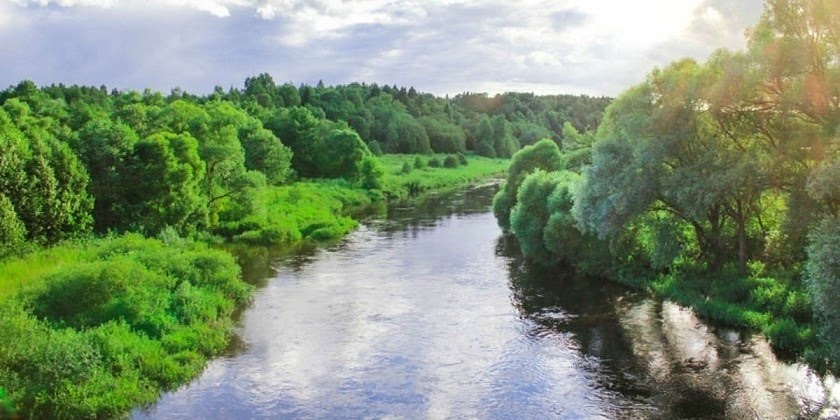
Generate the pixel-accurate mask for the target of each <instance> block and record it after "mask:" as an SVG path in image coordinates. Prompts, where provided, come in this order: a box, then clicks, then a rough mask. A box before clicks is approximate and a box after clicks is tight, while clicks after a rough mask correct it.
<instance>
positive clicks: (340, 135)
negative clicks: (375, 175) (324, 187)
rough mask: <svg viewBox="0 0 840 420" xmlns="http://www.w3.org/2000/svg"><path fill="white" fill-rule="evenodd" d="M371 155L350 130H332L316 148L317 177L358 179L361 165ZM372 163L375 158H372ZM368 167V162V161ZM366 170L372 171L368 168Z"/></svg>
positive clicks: (357, 136)
mask: <svg viewBox="0 0 840 420" xmlns="http://www.w3.org/2000/svg"><path fill="white" fill-rule="evenodd" d="M370 156H371V153H370V150H368V147H367V145H365V143H364V142H363V141H362V139H361V138H360V137H359V135H358V134H356V133H355V132H354V131H352V130H346V129H345V130H333V131H331V132H330V134H329V135H327V137H326V138H324V140H323V142H322V143H321V144H319V145H318V146H317V155H316V158H315V161H316V162H317V168H318V169H317V171H316V173H317V175H318V176H319V177H322V178H345V179H358V178H359V177H360V176H361V175H362V169H363V168H362V165H363V162H365V158H367V157H370ZM373 159H374V160H373V162H375V161H376V158H373ZM368 162H369V165H370V162H371V161H370V160H368ZM368 169H369V170H370V169H373V167H372V166H369V167H368Z"/></svg>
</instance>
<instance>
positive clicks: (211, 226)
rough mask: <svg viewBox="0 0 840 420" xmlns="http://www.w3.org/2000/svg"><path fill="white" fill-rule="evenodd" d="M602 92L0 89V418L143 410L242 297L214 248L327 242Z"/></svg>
mask: <svg viewBox="0 0 840 420" xmlns="http://www.w3.org/2000/svg"><path fill="white" fill-rule="evenodd" d="M608 102H609V99H606V98H589V97H577V96H547V97H539V96H534V95H530V94H513V93H511V94H505V95H498V96H495V97H489V96H487V95H483V94H467V93H465V94H463V95H458V96H456V97H455V98H451V99H449V98H439V97H435V96H433V95H429V94H421V93H418V92H416V91H415V90H414V89H413V88H410V89H405V88H396V87H393V86H390V87H389V86H382V87H380V86H378V85H363V84H351V85H347V86H337V87H325V86H323V84H320V83H319V84H318V85H317V86H314V87H313V86H306V85H303V86H299V87H295V86H293V85H291V84H282V85H277V84H275V82H274V81H273V80H272V78H271V76H269V75H268V74H262V75H259V76H256V77H253V78H249V79H247V80H246V81H245V84H244V88H243V89H233V88H232V89H229V90H228V91H227V92H225V91H224V90H223V89H221V88H217V89H215V90H214V92H213V93H211V94H210V95H206V96H196V95H192V94H188V93H185V92H182V91H181V90H179V89H174V90H172V92H170V94H168V95H164V94H161V93H158V92H152V91H150V90H146V91H144V92H142V93H140V92H135V91H117V90H111V91H109V90H108V89H107V88H105V87H104V86H103V87H87V86H62V85H53V86H46V87H38V86H36V85H35V84H34V83H32V82H29V81H24V82H21V83H19V84H18V85H16V86H12V87H10V88H8V89H6V90H4V91H2V92H0V417H3V416H4V414H9V413H12V412H17V413H19V414H23V415H25V416H31V417H59V418H99V417H113V416H118V415H121V414H123V413H124V412H125V411H126V410H129V409H131V408H132V407H135V406H137V405H142V404H147V403H151V402H154V401H155V400H156V398H157V396H158V395H159V393H160V392H161V391H162V390H166V389H172V388H174V387H177V386H178V385H180V384H182V383H184V382H186V381H188V380H190V379H192V378H193V377H195V376H196V375H197V374H198V373H199V372H200V371H201V370H202V369H203V367H204V364H205V362H206V360H207V359H208V358H210V357H213V356H215V355H218V354H219V353H220V352H221V351H222V350H224V348H225V346H226V345H227V340H228V339H229V337H230V334H231V331H232V327H233V322H232V316H233V314H234V310H235V309H236V308H237V307H241V305H243V304H244V303H245V302H247V301H248V299H249V296H250V291H251V289H252V288H251V287H250V286H249V285H247V284H245V283H244V282H243V281H242V279H241V276H240V269H239V267H238V266H237V264H236V262H235V260H234V258H233V257H232V256H231V254H229V253H227V252H225V251H223V250H219V249H216V248H218V247H217V246H216V245H218V244H219V243H220V242H224V241H232V242H237V243H244V244H258V245H274V244H292V243H296V242H299V241H302V240H312V241H321V240H331V239H335V238H338V237H341V236H342V235H344V234H346V233H347V232H349V231H350V230H352V229H353V228H355V227H356V226H357V222H356V221H355V220H353V218H352V217H351V216H350V215H348V212H349V211H351V210H353V209H358V208H362V207H366V206H371V205H372V204H373V203H377V202H378V203H381V202H382V201H383V200H385V199H387V198H401V197H404V196H406V195H409V194H415V193H418V192H422V191H424V190H428V189H439V188H452V187H457V186H460V185H463V184H464V183H465V182H468V181H470V180H475V179H478V178H481V177H488V176H492V175H494V174H499V173H501V172H502V171H503V170H504V169H505V168H506V166H507V164H508V162H509V161H508V160H507V159H506V158H509V157H510V156H511V155H513V154H514V153H515V152H516V151H517V150H519V149H520V147H521V146H522V145H527V144H532V143H534V142H536V141H537V140H538V139H541V138H552V139H554V140H555V141H558V142H559V141H562V139H563V136H564V135H568V133H577V130H578V129H580V130H585V129H586V128H591V127H595V126H597V124H598V123H599V121H600V119H601V117H602V115H603V111H604V108H605V107H606V105H607V104H608ZM383 153H390V154H389V155H383ZM394 153H399V154H401V155H394ZM207 243H209V244H211V245H213V246H214V247H215V248H214V247H211V246H208V245H207Z"/></svg>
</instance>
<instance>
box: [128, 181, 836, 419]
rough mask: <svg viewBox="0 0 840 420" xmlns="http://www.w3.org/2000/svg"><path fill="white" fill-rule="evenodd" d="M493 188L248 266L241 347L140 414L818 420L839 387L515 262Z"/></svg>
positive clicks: (681, 314) (657, 307) (614, 288)
mask: <svg viewBox="0 0 840 420" xmlns="http://www.w3.org/2000/svg"><path fill="white" fill-rule="evenodd" d="M496 188H497V187H496V186H494V185H487V186H482V187H478V188H474V189H470V190H467V191H462V192H458V193H453V194H448V195H442V196H439V197H431V198H429V199H427V200H425V201H423V202H420V203H415V204H413V205H411V206H409V207H406V208H399V207H395V208H392V209H390V210H389V212H388V216H387V217H371V218H370V219H369V220H367V222H366V223H364V225H363V226H362V227H361V228H360V229H359V230H358V231H356V232H355V233H353V234H351V235H350V236H349V237H347V238H346V239H345V240H344V241H342V242H341V243H339V244H336V245H334V246H331V247H327V248H321V249H309V250H303V251H300V252H295V253H292V254H290V255H289V254H287V255H274V254H271V253H268V252H267V251H264V250H263V252H253V253H252V254H253V255H251V258H248V259H247V261H246V264H245V273H246V277H248V278H249V279H250V280H251V281H254V282H255V283H257V284H258V285H259V286H260V288H259V290H258V292H257V294H256V296H255V299H254V303H253V305H252V306H251V307H249V308H248V309H247V310H246V311H244V313H243V314H242V316H241V320H240V324H239V327H238V333H237V340H236V345H235V346H233V347H232V348H231V350H230V351H229V353H228V354H227V355H225V356H223V357H220V358H218V359H216V360H214V361H212V362H211V363H210V364H209V365H208V367H207V369H206V370H205V371H204V373H203V374H202V375H201V376H200V377H199V378H198V379H196V380H195V381H193V382H192V383H190V384H188V385H186V386H184V387H182V388H181V389H178V390H176V391H174V392H171V393H168V394H166V395H164V396H163V397H162V398H161V400H160V401H159V402H158V403H157V404H156V405H154V406H152V407H148V408H145V409H143V410H137V411H135V412H134V413H132V415H133V417H135V418H138V419H142V418H155V419H157V418H231V419H245V418H353V419H355V418H412V419H414V418H434V419H438V418H492V419H514V418H515V419H519V418H528V419H531V418H534V419H543V418H570V419H578V418H675V417H683V418H684V417H695V418H738V419H741V418H811V417H829V418H830V417H834V416H840V410H838V407H840V403H838V400H840V386H838V385H837V384H836V383H835V381H834V379H833V378H830V377H829V378H821V377H820V376H818V375H816V374H814V373H813V372H811V371H810V370H809V369H807V368H806V367H804V366H802V365H799V364H789V363H784V362H780V361H778V360H777V359H776V357H775V356H774V354H773V352H772V351H771V350H770V348H769V345H768V344H767V342H766V341H764V340H763V339H761V338H760V337H758V336H756V335H753V334H749V333H745V332H741V331H736V330H731V329H725V328H716V327H713V326H710V325H708V324H706V323H704V322H703V321H702V320H700V319H698V318H697V317H696V316H695V315H694V314H693V312H691V311H690V310H687V309H685V308H682V307H680V306H678V305H675V304H673V303H670V302H661V301H656V300H653V299H650V298H648V297H646V296H644V295H643V294H640V293H637V292H633V291H631V290H628V289H625V288H623V287H620V286H618V285H615V284H613V283H610V282H606V281H603V280H600V279H595V278H587V277H583V276H579V275H575V274H574V273H573V272H572V271H571V270H563V269H551V270H547V269H538V268H534V267H530V266H529V265H527V264H525V263H524V262H523V261H522V260H521V258H519V257H518V255H517V251H516V246H515V244H514V243H511V241H510V239H505V238H504V237H502V235H501V232H500V230H499V228H498V227H497V226H496V222H495V220H494V218H493V215H492V213H491V212H490V203H491V200H492V195H493V193H494V192H495V190H496Z"/></svg>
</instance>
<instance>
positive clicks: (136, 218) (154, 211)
mask: <svg viewBox="0 0 840 420" xmlns="http://www.w3.org/2000/svg"><path fill="white" fill-rule="evenodd" d="M204 171H205V166H204V162H203V161H202V160H201V157H200V156H199V152H198V141H197V140H196V139H195V138H194V137H192V136H191V135H190V134H189V133H183V134H173V133H168V132H162V133H158V134H154V135H151V136H149V137H147V138H145V139H143V140H141V141H139V142H138V143H137V145H135V147H134V151H133V152H132V155H131V158H130V160H129V162H128V165H127V168H126V177H125V182H126V183H128V185H142V186H143V188H131V189H129V190H128V191H127V195H126V199H127V202H128V206H127V207H128V209H127V217H126V220H125V221H124V222H123V225H125V226H129V227H131V228H133V229H136V230H140V231H143V232H145V233H146V234H149V235H155V234H157V233H158V232H160V231H161V230H162V229H163V228H164V227H166V226H171V227H173V228H175V229H177V230H178V231H179V232H181V233H188V232H191V231H194V230H195V229H196V228H197V227H198V226H201V225H206V222H207V219H206V218H207V199H206V198H205V196H203V195H202V193H201V191H202V188H201V187H202V181H203V180H204Z"/></svg>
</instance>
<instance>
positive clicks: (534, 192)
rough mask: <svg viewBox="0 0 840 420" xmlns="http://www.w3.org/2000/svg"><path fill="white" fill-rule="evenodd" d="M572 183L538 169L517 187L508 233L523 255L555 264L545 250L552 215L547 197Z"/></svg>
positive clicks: (565, 176)
mask: <svg viewBox="0 0 840 420" xmlns="http://www.w3.org/2000/svg"><path fill="white" fill-rule="evenodd" d="M567 182H571V180H570V179H569V178H568V176H567V175H566V173H563V174H561V173H558V172H544V171H542V170H540V169H537V170H535V171H534V172H532V173H530V174H529V175H528V176H527V177H526V178H525V179H524V180H523V181H522V185H521V186H520V187H519V189H518V191H517V194H516V205H515V206H514V207H513V209H512V210H511V212H510V230H511V232H512V233H513V234H514V235H515V236H516V239H517V240H518V241H519V247H520V248H521V249H522V254H523V255H524V256H525V257H526V258H528V259H531V260H533V261H538V262H540V263H542V264H551V263H553V262H555V261H556V259H555V258H554V257H553V256H552V254H551V253H550V252H549V251H548V249H547V247H546V240H545V229H546V224H547V223H548V219H549V217H551V216H552V213H550V212H549V208H548V197H549V196H551V195H552V193H553V191H554V190H555V188H557V187H558V185H559V184H561V183H567Z"/></svg>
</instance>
